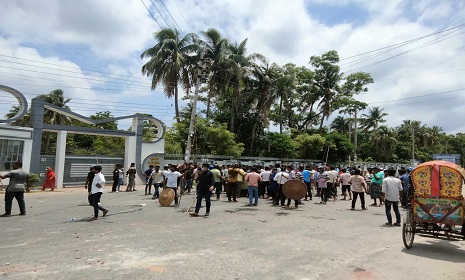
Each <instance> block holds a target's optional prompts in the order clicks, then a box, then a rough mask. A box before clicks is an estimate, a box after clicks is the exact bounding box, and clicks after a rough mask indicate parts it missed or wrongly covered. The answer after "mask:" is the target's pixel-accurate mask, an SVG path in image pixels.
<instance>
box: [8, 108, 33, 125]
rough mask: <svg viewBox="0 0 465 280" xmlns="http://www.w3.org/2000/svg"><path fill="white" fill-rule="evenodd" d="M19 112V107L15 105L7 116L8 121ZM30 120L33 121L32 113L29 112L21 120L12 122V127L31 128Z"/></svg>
mask: <svg viewBox="0 0 465 280" xmlns="http://www.w3.org/2000/svg"><path fill="white" fill-rule="evenodd" d="M18 112H19V105H13V106H12V107H11V109H10V111H9V112H8V113H6V114H5V118H6V119H11V118H13V117H14V116H16V114H18ZM30 120H31V114H30V111H29V110H28V111H27V113H26V114H25V115H24V116H23V117H22V118H20V119H17V120H16V121H13V122H11V123H10V124H11V125H16V126H31V125H30V123H29V122H30Z"/></svg>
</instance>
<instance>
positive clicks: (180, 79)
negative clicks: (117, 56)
mask: <svg viewBox="0 0 465 280" xmlns="http://www.w3.org/2000/svg"><path fill="white" fill-rule="evenodd" d="M154 37H155V40H156V41H157V43H156V44H155V45H154V46H153V47H151V48H149V49H147V50H145V51H144V52H143V53H142V54H141V56H140V57H141V58H142V59H144V58H150V60H149V61H148V62H147V63H146V64H144V66H142V74H143V75H147V77H148V76H150V75H152V86H151V89H152V90H154V89H155V88H156V86H157V84H158V83H160V82H161V83H162V84H163V88H164V92H165V94H166V96H168V98H171V97H174V104H175V106H174V107H175V113H176V121H177V122H179V121H180V118H179V105H178V97H179V89H178V85H179V84H182V86H183V87H184V89H185V90H186V91H187V92H188V91H189V89H190V88H191V86H192V84H193V76H194V74H193V71H194V68H195V64H196V62H197V61H198V59H199V51H200V46H199V45H198V44H196V43H194V41H195V39H196V35H195V34H193V33H189V34H187V35H186V36H184V37H181V34H180V32H179V31H178V30H177V29H171V28H164V29H162V30H160V31H158V32H156V33H155V34H154Z"/></svg>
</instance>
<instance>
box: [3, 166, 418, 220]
mask: <svg viewBox="0 0 465 280" xmlns="http://www.w3.org/2000/svg"><path fill="white" fill-rule="evenodd" d="M21 166H22V164H21V163H20V162H17V163H14V164H13V170H12V171H11V172H9V173H7V174H6V175H4V176H0V178H1V179H5V178H10V184H9V185H8V188H7V190H6V193H5V214H4V215H3V216H9V215H11V207H12V201H13V199H14V198H16V199H17V200H18V204H19V207H20V213H21V215H25V214H26V210H25V202H24V195H23V194H24V191H25V180H26V177H27V172H24V171H22V169H21ZM410 171H411V169H404V168H401V169H400V170H394V169H387V170H381V169H380V168H379V167H374V168H369V169H368V170H367V171H364V172H362V171H361V170H360V169H359V168H336V167H334V166H312V165H308V166H303V165H302V166H293V165H279V164H276V165H274V166H247V165H244V166H242V165H240V164H238V163H235V164H232V165H223V166H219V165H217V164H212V165H211V164H208V163H203V164H201V165H196V164H192V163H191V164H183V165H168V166H165V167H164V168H163V170H160V166H153V165H150V166H149V168H148V169H147V170H145V171H144V176H145V180H146V185H145V195H152V186H153V188H154V191H153V196H152V198H153V199H157V198H159V196H160V191H161V189H162V188H163V189H165V188H171V189H172V190H173V192H174V206H178V204H179V194H180V195H182V194H184V193H186V194H188V195H189V194H191V193H192V188H193V186H195V187H196V195H197V203H196V208H195V211H194V212H193V213H191V216H194V217H196V216H198V215H199V210H200V208H201V202H202V200H203V199H205V201H206V215H207V216H208V215H210V208H211V202H210V201H211V197H216V200H222V198H221V194H223V193H226V198H227V201H228V202H232V203H234V202H238V200H237V199H238V197H247V198H248V203H247V204H246V205H247V206H251V207H254V206H257V205H258V204H259V199H268V200H270V202H271V203H272V204H273V205H274V206H278V207H282V208H289V209H296V208H298V207H299V206H300V205H303V202H302V200H304V201H307V200H313V198H314V197H319V198H320V202H319V203H320V204H323V205H324V204H326V203H327V202H328V200H331V199H332V200H333V201H336V200H338V199H339V196H342V198H341V200H347V199H348V200H351V210H355V207H356V204H357V200H358V199H360V204H361V209H362V210H367V209H368V208H367V206H366V204H365V194H369V195H370V197H371V199H373V204H371V206H382V205H385V209H386V217H387V223H386V225H395V226H400V222H401V221H400V213H399V203H401V205H402V207H407V205H408V199H407V193H408V189H409V172H410ZM52 172H53V170H52V169H51V168H50V171H49V173H52ZM136 173H137V171H136V168H135V163H132V164H131V166H130V167H129V169H128V170H127V171H126V173H124V171H123V168H122V166H121V165H116V166H115V169H114V171H113V186H112V192H119V191H120V187H121V185H122V182H123V178H124V175H126V176H127V177H128V184H127V187H126V191H136V189H135V177H136ZM49 177H51V176H49ZM289 180H299V181H301V182H303V183H304V184H305V186H306V195H305V197H304V198H302V199H301V200H294V205H293V206H291V202H292V200H291V199H289V198H286V196H285V195H284V192H283V185H284V184H285V183H286V182H287V181H289ZM104 186H105V177H104V175H103V174H102V167H101V166H99V165H95V166H92V167H91V168H90V171H89V173H88V175H87V180H86V183H85V188H86V189H87V190H88V202H89V205H91V206H93V207H94V216H93V217H92V219H94V220H96V219H98V217H99V211H102V212H103V216H105V215H107V213H108V211H109V210H108V209H106V208H104V207H103V206H102V205H101V203H100V200H101V196H102V194H103V189H104ZM339 189H340V190H341V193H340V195H339V194H338V190H339ZM391 208H392V209H393V210H394V213H395V216H396V221H395V222H394V223H393V220H392V216H391Z"/></svg>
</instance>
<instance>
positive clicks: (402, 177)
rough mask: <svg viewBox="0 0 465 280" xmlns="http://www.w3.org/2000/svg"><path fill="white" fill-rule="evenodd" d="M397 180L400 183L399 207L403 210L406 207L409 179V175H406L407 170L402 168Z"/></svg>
mask: <svg viewBox="0 0 465 280" xmlns="http://www.w3.org/2000/svg"><path fill="white" fill-rule="evenodd" d="M399 179H400V182H401V183H402V201H401V205H402V207H403V208H405V207H406V206H407V205H408V200H407V197H408V188H409V179H410V174H409V173H407V170H405V169H404V168H402V169H400V170H399Z"/></svg>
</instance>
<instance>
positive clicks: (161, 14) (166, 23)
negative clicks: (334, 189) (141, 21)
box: [150, 0, 171, 28]
mask: <svg viewBox="0 0 465 280" xmlns="http://www.w3.org/2000/svg"><path fill="white" fill-rule="evenodd" d="M150 2H152V5H153V7H154V8H155V9H156V10H157V12H158V13H159V14H160V17H161V18H162V19H163V21H164V22H165V23H166V26H168V27H169V28H171V26H170V25H169V24H168V22H167V21H166V19H165V18H164V17H163V15H162V14H161V12H160V10H158V8H157V6H155V3H153V1H152V0H150Z"/></svg>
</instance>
